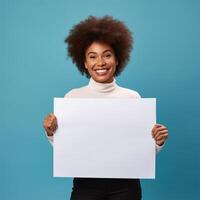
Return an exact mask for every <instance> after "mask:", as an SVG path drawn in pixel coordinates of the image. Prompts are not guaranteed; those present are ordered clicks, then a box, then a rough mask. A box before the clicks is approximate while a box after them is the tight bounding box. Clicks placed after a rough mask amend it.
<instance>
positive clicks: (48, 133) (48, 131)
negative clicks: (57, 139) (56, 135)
mask: <svg viewBox="0 0 200 200" xmlns="http://www.w3.org/2000/svg"><path fill="white" fill-rule="evenodd" d="M46 132H47V135H48V136H53V131H52V130H51V129H50V128H47V129H46Z"/></svg>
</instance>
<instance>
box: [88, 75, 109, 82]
mask: <svg viewBox="0 0 200 200" xmlns="http://www.w3.org/2000/svg"><path fill="white" fill-rule="evenodd" d="M92 78H93V79H94V80H95V81H96V82H99V83H111V82H112V81H113V77H112V78H110V77H97V76H95V77H92Z"/></svg>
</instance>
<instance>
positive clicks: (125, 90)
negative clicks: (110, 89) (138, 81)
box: [118, 86, 141, 99]
mask: <svg viewBox="0 0 200 200" xmlns="http://www.w3.org/2000/svg"><path fill="white" fill-rule="evenodd" d="M118 90H119V91H120V93H121V94H123V95H125V96H127V97H130V98H137V99H140V98H141V96H140V94H139V93H138V92H137V91H135V90H132V89H128V88H124V87H120V86H118Z"/></svg>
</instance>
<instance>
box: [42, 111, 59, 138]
mask: <svg viewBox="0 0 200 200" xmlns="http://www.w3.org/2000/svg"><path fill="white" fill-rule="evenodd" d="M43 127H44V129H45V130H46V132H47V135H48V136H53V135H54V133H55V131H56V129H57V128H58V124H57V118H56V116H55V115H54V114H53V113H50V114H48V115H47V116H46V117H45V118H44V122H43Z"/></svg>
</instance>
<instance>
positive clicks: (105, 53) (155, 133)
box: [43, 42, 168, 146]
mask: <svg viewBox="0 0 200 200" xmlns="http://www.w3.org/2000/svg"><path fill="white" fill-rule="evenodd" d="M85 57H86V59H85V68H86V69H87V70H88V72H89V74H90V76H91V77H92V78H93V79H94V80H95V81H97V82H99V83H110V82H112V80H113V79H114V73H115V70H116V67H117V65H118V61H117V59H116V57H115V54H114V50H113V49H112V47H110V46H109V45H107V44H105V43H100V42H93V43H92V44H91V45H90V46H89V47H88V48H87V49H86V52H85ZM43 126H44V128H45V130H46V132H47V135H48V136H53V135H54V133H55V131H56V129H57V127H58V125H57V118H56V116H55V115H54V114H53V113H50V114H49V115H47V117H46V118H45V119H44V122H43ZM151 133H152V137H153V138H154V140H155V142H156V144H157V145H159V146H162V145H163V144H164V143H165V141H166V140H167V138H168V129H167V127H165V126H164V125H162V124H155V125H154V126H153V128H152V131H151Z"/></svg>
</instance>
